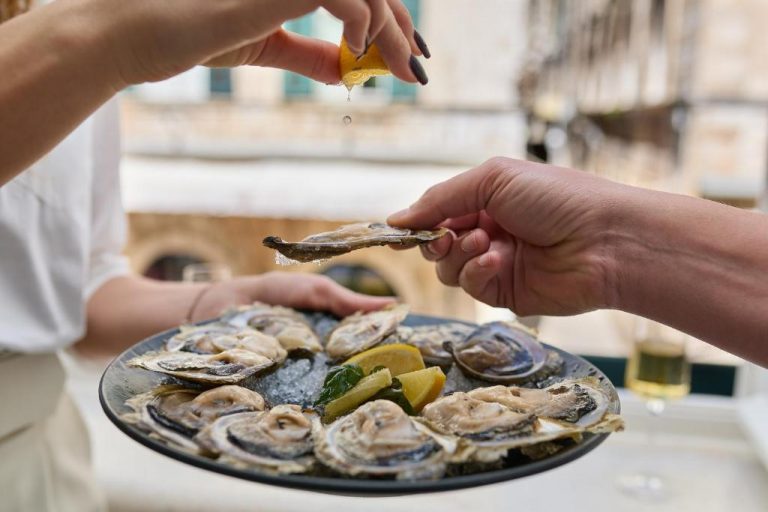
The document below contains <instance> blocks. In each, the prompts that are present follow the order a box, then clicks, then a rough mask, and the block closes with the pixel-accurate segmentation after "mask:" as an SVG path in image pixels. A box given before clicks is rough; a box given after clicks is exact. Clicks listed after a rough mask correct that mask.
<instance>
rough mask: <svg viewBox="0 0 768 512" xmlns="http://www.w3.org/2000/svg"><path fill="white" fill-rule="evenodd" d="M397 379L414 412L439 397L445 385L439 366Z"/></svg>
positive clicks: (403, 375)
mask: <svg viewBox="0 0 768 512" xmlns="http://www.w3.org/2000/svg"><path fill="white" fill-rule="evenodd" d="M374 375H375V374H374ZM397 379H398V380H399V381H400V383H401V384H402V385H403V394H404V395H405V398H407V399H408V401H409V402H410V403H411V406H412V407H413V410H414V411H416V412H419V411H420V410H421V409H422V407H424V406H425V405H427V404H428V403H429V402H431V401H433V400H434V399H435V398H437V397H438V396H440V392H441V391H442V390H443V385H444V384H445V374H444V373H443V370H441V369H440V367H439V366H432V367H430V368H425V369H423V370H417V371H415V372H410V373H403V374H402V375H398V376H397Z"/></svg>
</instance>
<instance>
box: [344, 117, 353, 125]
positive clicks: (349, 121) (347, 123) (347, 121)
mask: <svg viewBox="0 0 768 512" xmlns="http://www.w3.org/2000/svg"><path fill="white" fill-rule="evenodd" d="M341 120H342V121H343V122H344V124H345V125H346V126H349V125H350V124H352V117H351V116H344V117H343V118H341Z"/></svg>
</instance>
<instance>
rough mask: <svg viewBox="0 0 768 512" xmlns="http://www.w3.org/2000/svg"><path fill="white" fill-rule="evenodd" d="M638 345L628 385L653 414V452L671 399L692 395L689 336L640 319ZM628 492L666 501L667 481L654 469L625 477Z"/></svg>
mask: <svg viewBox="0 0 768 512" xmlns="http://www.w3.org/2000/svg"><path fill="white" fill-rule="evenodd" d="M633 338H634V340H633V341H634V346H633V350H632V355H631V356H630V358H629V360H628V361H627V369H626V374H625V376H624V384H625V385H626V387H627V389H629V390H630V391H632V392H633V393H635V394H636V395H638V396H640V398H642V399H643V400H645V405H646V408H647V410H648V412H649V413H650V415H651V418H650V420H651V421H650V425H649V428H648V448H649V450H648V451H649V452H650V451H651V450H652V449H653V441H654V429H655V426H656V425H655V423H657V419H658V417H659V416H661V414H662V413H663V412H664V409H665V408H666V404H667V402H668V401H670V400H677V399H680V398H683V397H685V396H687V395H688V394H689V393H690V392H691V365H690V363H689V362H688V359H687V357H686V343H687V340H688V337H687V335H685V334H684V333H682V332H680V331H677V330H675V329H672V328H671V327H668V326H666V325H663V324H660V323H657V322H654V321H652V320H648V319H645V318H637V321H636V323H635V329H634V336H633ZM619 485H620V487H621V488H622V490H623V491H624V492H626V493H627V494H631V495H633V496H637V497H638V498H650V499H664V498H665V497H666V496H667V489H666V485H665V482H664V480H663V479H662V478H661V477H660V476H659V475H658V474H657V473H656V472H655V471H654V470H653V469H649V470H647V471H642V472H636V473H633V474H629V475H624V476H622V477H621V478H620V480H619Z"/></svg>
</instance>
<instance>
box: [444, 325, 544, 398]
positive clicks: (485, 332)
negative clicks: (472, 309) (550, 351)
mask: <svg viewBox="0 0 768 512" xmlns="http://www.w3.org/2000/svg"><path fill="white" fill-rule="evenodd" d="M445 349H446V350H447V351H448V352H450V353H451V354H452V355H453V359H454V360H455V361H456V364H457V365H458V366H459V367H460V368H461V370H462V371H463V372H464V373H466V374H468V375H469V376H471V377H475V378H478V379H482V380H485V381H488V382H498V383H502V384H510V383H514V382H522V381H525V380H527V379H528V378H529V377H531V376H532V375H534V374H535V373H536V372H538V371H539V370H540V369H541V368H542V367H543V366H544V363H545V362H546V361H547V350H546V349H545V348H544V346H543V345H542V344H541V343H539V341H538V340H537V339H536V337H535V336H534V335H533V334H532V333H531V332H530V331H528V330H527V329H525V328H524V327H522V326H518V325H517V324H514V323H512V322H490V323H487V324H484V325H481V326H480V327H478V328H477V329H475V330H474V331H473V332H472V333H470V334H469V336H467V337H466V338H465V339H464V340H463V341H460V342H458V343H454V342H446V343H445Z"/></svg>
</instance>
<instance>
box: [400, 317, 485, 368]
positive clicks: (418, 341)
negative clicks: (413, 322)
mask: <svg viewBox="0 0 768 512" xmlns="http://www.w3.org/2000/svg"><path fill="white" fill-rule="evenodd" d="M475 329H476V327H474V326H471V325H467V324H461V323H458V322H451V323H445V324H438V325H422V326H418V327H413V328H411V332H410V333H409V334H408V336H407V337H405V338H404V339H403V341H402V343H407V344H409V345H413V346H414V347H416V348H418V349H419V351H420V352H421V357H422V358H424V362H425V363H427V364H431V365H438V366H443V367H445V366H450V365H451V364H452V363H453V356H452V355H451V353H450V352H448V351H447V350H446V349H445V347H444V344H445V343H446V342H448V343H451V344H453V345H456V344H459V343H461V342H462V341H464V340H465V339H466V338H467V336H469V335H470V334H471V333H472V332H474V330H475Z"/></svg>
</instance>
